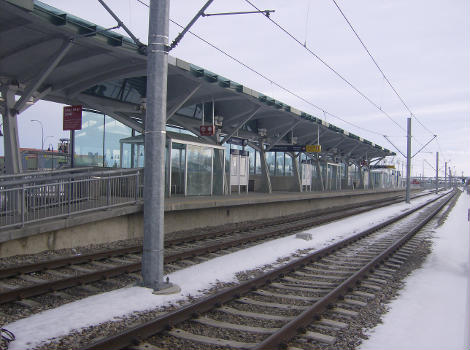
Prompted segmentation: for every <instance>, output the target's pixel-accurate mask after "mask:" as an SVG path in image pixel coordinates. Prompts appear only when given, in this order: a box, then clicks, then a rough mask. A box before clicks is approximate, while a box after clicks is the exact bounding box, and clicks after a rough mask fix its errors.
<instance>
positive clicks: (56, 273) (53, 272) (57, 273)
mask: <svg viewBox="0 0 470 350" xmlns="http://www.w3.org/2000/svg"><path fill="white" fill-rule="evenodd" d="M46 272H47V273H48V274H50V275H52V276H56V277H59V278H69V277H73V275H71V274H69V273H64V272H60V271H56V270H46Z"/></svg>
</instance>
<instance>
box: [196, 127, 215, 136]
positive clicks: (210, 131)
mask: <svg viewBox="0 0 470 350" xmlns="http://www.w3.org/2000/svg"><path fill="white" fill-rule="evenodd" d="M199 133H200V134H201V136H212V135H214V134H215V128H214V125H201V126H200V127H199Z"/></svg>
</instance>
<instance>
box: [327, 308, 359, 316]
mask: <svg viewBox="0 0 470 350" xmlns="http://www.w3.org/2000/svg"><path fill="white" fill-rule="evenodd" d="M331 312H334V313H336V314H340V315H342V316H349V317H355V316H357V315H359V312H357V311H352V310H348V309H344V308H342V307H335V308H333V309H331Z"/></svg>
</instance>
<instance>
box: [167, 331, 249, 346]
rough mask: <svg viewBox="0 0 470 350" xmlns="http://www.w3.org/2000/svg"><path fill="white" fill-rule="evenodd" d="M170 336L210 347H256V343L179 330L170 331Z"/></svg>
mask: <svg viewBox="0 0 470 350" xmlns="http://www.w3.org/2000/svg"><path fill="white" fill-rule="evenodd" d="M168 334H170V335H172V336H174V337H176V338H180V339H184V340H189V341H194V342H198V343H203V344H208V345H216V346H222V347H231V348H236V349H249V348H252V347H254V346H255V345H256V343H244V342H239V341H233V340H228V339H220V338H211V337H206V336H203V335H197V334H193V333H189V332H186V331H184V330H182V329H179V328H173V329H172V330H171V331H168Z"/></svg>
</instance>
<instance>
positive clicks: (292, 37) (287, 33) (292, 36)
mask: <svg viewBox="0 0 470 350" xmlns="http://www.w3.org/2000/svg"><path fill="white" fill-rule="evenodd" d="M245 2H246V3H248V4H249V5H250V6H251V7H253V8H255V9H256V10H258V11H260V9H259V8H258V7H257V6H256V5H255V4H253V3H252V2H251V1H250V0H245ZM266 18H267V19H268V20H269V21H271V22H272V23H273V24H274V25H275V26H276V27H278V28H279V29H280V30H281V31H283V32H284V33H285V34H286V35H287V36H289V37H290V38H291V39H292V40H294V41H295V42H297V43H298V44H299V45H300V46H302V47H303V48H304V49H305V50H307V52H309V53H310V54H311V55H312V56H313V57H315V58H316V59H317V60H318V61H320V62H321V63H322V64H323V65H324V66H325V67H327V68H328V69H329V70H330V71H332V72H333V73H334V74H335V75H336V76H337V77H339V78H340V79H341V80H343V81H344V82H345V83H346V84H347V85H349V87H351V88H352V89H353V90H354V91H356V92H357V93H358V94H359V95H360V96H361V97H362V98H364V99H365V100H366V101H367V102H369V103H370V104H371V105H372V106H374V107H375V108H376V109H377V110H378V111H380V112H381V113H382V114H384V115H385V116H386V117H387V118H388V119H390V120H391V121H392V122H393V123H394V124H395V125H397V126H398V127H399V128H400V129H401V130H403V131H405V132H406V130H405V128H403V127H402V126H401V125H400V124H399V123H398V122H397V121H396V120H394V119H393V118H392V117H391V116H390V115H389V114H388V113H387V112H385V111H384V110H383V109H382V108H381V107H380V106H379V105H378V104H377V103H375V102H374V101H373V100H372V99H371V98H370V97H369V96H367V95H366V94H365V93H363V92H362V91H361V90H359V88H357V87H356V86H355V85H354V84H353V83H351V82H350V81H349V80H348V79H346V78H345V77H344V76H343V75H342V74H341V73H339V72H338V71H337V70H336V69H335V68H333V67H332V66H331V65H329V64H328V63H327V62H326V61H325V60H324V59H322V58H321V57H320V56H318V55H317V54H316V53H315V52H313V51H312V50H311V49H310V48H309V47H308V46H307V45H306V44H304V43H302V42H301V41H300V40H299V39H297V38H296V37H295V36H294V35H293V34H292V33H290V32H289V31H288V30H287V29H285V28H284V27H283V26H281V25H280V24H279V23H278V22H276V21H275V20H273V19H272V18H270V17H266Z"/></svg>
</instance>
